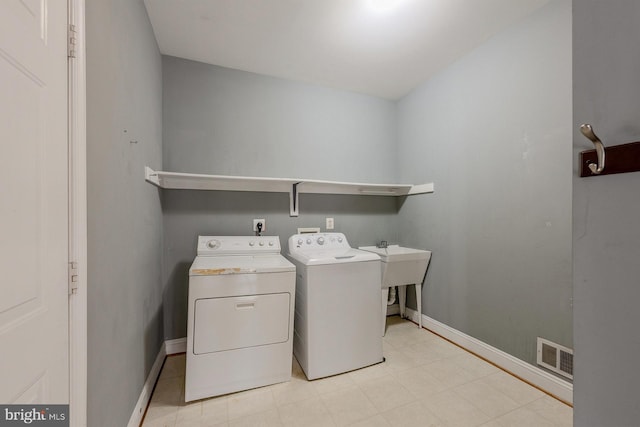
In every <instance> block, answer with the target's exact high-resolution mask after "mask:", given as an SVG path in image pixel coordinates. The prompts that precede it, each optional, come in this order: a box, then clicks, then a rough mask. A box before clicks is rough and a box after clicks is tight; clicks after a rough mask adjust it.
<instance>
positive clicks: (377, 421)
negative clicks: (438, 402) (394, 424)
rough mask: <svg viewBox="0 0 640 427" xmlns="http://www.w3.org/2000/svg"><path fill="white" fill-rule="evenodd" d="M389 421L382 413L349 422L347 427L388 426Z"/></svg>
mask: <svg viewBox="0 0 640 427" xmlns="http://www.w3.org/2000/svg"><path fill="white" fill-rule="evenodd" d="M389 426H391V424H389V421H387V420H386V418H385V417H383V416H382V415H375V416H373V417H371V418H367V419H365V420H362V421H358V422H356V423H354V424H350V425H349V427H389ZM416 427H417V426H416Z"/></svg>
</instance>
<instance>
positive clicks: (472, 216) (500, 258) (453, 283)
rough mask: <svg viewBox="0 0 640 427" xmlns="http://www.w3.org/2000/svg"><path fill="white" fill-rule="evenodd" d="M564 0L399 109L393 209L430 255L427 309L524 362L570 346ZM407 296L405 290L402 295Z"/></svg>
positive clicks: (408, 239) (567, 24)
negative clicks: (543, 341) (430, 186)
mask: <svg viewBox="0 0 640 427" xmlns="http://www.w3.org/2000/svg"><path fill="white" fill-rule="evenodd" d="M570 125H571V2H570V1H569V0H556V1H552V2H551V3H550V4H548V5H547V6H545V7H543V8H541V9H539V10H538V11H536V12H534V13H533V14H532V15H530V16H529V17H527V18H526V19H525V20H524V21H522V22H520V23H518V24H516V25H514V26H513V27H512V28H510V29H507V30H506V31H503V32H502V33H500V34H499V35H497V36H495V37H493V38H492V39H490V40H489V41H488V42H486V43H485V44H483V45H482V46H480V47H479V48H477V49H476V50H474V51H473V52H471V53H470V54H468V55H467V56H465V57H463V58H462V59H460V60H458V61H457V62H456V63H454V64H453V65H452V66H450V67H448V68H447V69H445V70H444V71H443V72H441V73H440V74H439V75H437V76H435V77H434V78H432V79H430V80H429V81H427V82H426V83H425V84H423V85H422V86H421V87H419V88H418V89H417V90H415V91H413V92H412V93H411V94H409V95H408V96H407V97H405V98H404V99H402V100H401V101H400V102H399V104H398V144H399V146H398V152H399V156H398V170H399V179H400V181H403V182H404V181H406V182H430V181H433V182H435V184H436V192H435V193H434V194H433V195H432V196H429V197H422V196H418V197H415V196H414V197H410V198H407V200H406V201H405V202H404V204H403V205H402V208H401V210H400V215H399V222H398V224H399V236H400V241H401V242H402V243H403V244H404V245H408V246H414V247H418V248H424V249H429V250H432V251H433V257H432V260H431V264H430V267H429V270H428V274H427V278H426V280H425V284H424V287H423V294H422V295H423V311H424V312H425V314H426V315H427V316H429V317H432V318H434V319H436V320H438V321H440V322H443V323H445V324H447V325H449V326H451V327H453V328H455V329H458V330H460V331H462V332H464V333H466V334H469V335H471V336H473V337H475V338H478V339H480V340H481V341H484V342H486V343H488V344H490V345H492V346H494V347H497V348H499V349H501V350H503V351H506V352H507V353H509V354H512V355H514V356H516V357H518V358H520V359H522V360H524V361H527V362H530V363H535V357H536V337H537V336H541V337H545V338H548V339H551V340H553V341H555V342H558V343H560V344H563V345H566V346H568V347H571V346H572V309H571V292H572V281H571V136H572V134H571V127H570ZM408 295H412V292H409V293H408Z"/></svg>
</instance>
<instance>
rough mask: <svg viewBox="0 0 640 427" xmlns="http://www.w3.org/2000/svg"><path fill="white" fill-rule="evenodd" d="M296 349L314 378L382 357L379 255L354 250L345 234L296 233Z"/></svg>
mask: <svg viewBox="0 0 640 427" xmlns="http://www.w3.org/2000/svg"><path fill="white" fill-rule="evenodd" d="M288 257H289V259H290V260H291V261H292V262H293V263H294V264H295V265H296V271H297V273H296V308H295V310H296V313H295V335H294V342H293V353H294V354H295V356H296V359H297V360H298V362H299V363H300V366H301V367H302V369H303V371H304V373H305V374H306V376H307V378H308V379H310V380H313V379H316V378H322V377H327V376H330V375H336V374H340V373H343V372H347V371H352V370H354V369H359V368H363V367H365V366H369V365H373V364H376V363H379V362H382V361H383V356H382V337H381V336H380V322H381V319H380V316H381V313H380V280H381V276H380V257H378V255H376V254H374V253H371V252H365V251H361V250H358V249H354V248H351V246H349V243H348V242H347V239H346V237H345V236H344V234H342V233H313V234H295V235H293V236H291V237H290V238H289V253H288Z"/></svg>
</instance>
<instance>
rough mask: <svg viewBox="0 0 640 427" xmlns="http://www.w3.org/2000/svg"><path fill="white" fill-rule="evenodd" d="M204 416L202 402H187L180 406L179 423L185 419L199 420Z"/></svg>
mask: <svg viewBox="0 0 640 427" xmlns="http://www.w3.org/2000/svg"><path fill="white" fill-rule="evenodd" d="M201 417H202V402H201V401H198V402H193V403H186V404H184V405H182V406H179V407H178V418H177V420H176V422H177V424H180V423H182V422H184V421H190V420H197V419H200V418H201Z"/></svg>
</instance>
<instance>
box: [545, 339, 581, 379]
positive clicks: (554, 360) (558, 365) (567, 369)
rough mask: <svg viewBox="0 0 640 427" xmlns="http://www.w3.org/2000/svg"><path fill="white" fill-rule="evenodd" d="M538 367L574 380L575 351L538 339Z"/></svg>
mask: <svg viewBox="0 0 640 427" xmlns="http://www.w3.org/2000/svg"><path fill="white" fill-rule="evenodd" d="M538 365H540V366H543V367H545V368H547V369H549V370H552V371H553V372H556V373H558V374H560V375H562V376H564V377H567V378H571V379H573V350H571V349H570V348H567V347H563V346H561V345H559V344H556V343H554V342H551V341H549V340H545V339H544V338H540V337H538Z"/></svg>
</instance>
